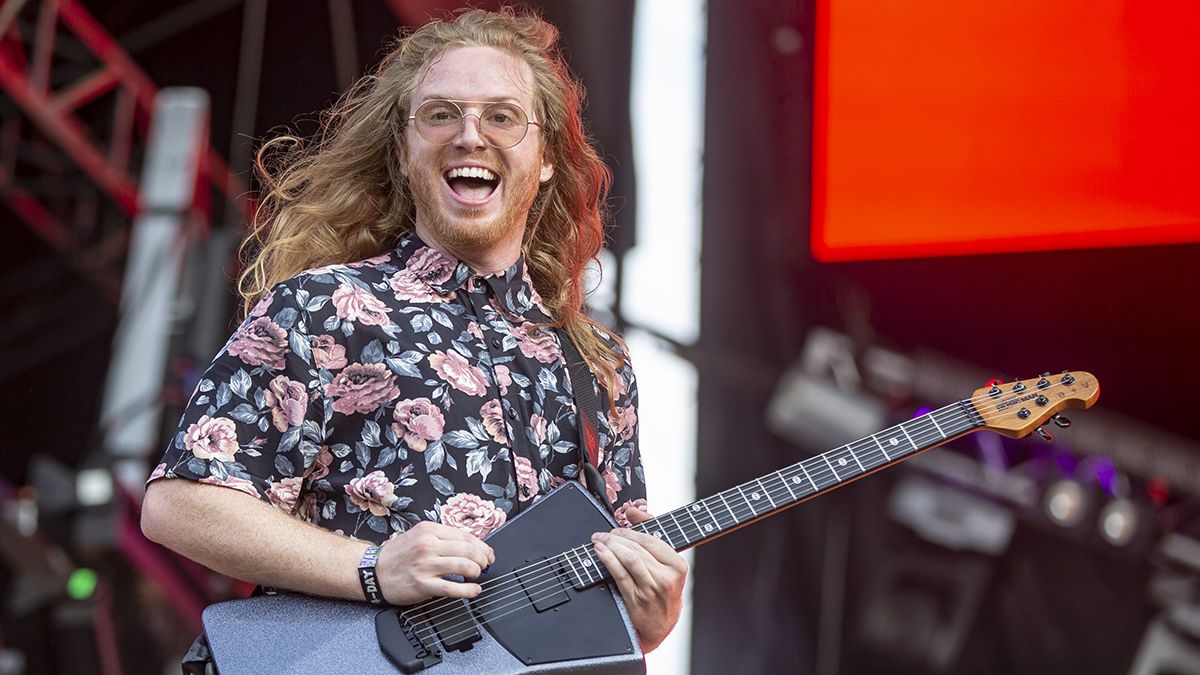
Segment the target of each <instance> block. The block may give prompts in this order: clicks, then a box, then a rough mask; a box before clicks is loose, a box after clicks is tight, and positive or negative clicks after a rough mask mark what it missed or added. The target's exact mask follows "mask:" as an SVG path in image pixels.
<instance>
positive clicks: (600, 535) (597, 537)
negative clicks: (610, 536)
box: [592, 532, 604, 542]
mask: <svg viewBox="0 0 1200 675" xmlns="http://www.w3.org/2000/svg"><path fill="white" fill-rule="evenodd" d="M592 541H596V542H599V541H604V534H603V533H602V532H597V533H595V534H593V535H592Z"/></svg>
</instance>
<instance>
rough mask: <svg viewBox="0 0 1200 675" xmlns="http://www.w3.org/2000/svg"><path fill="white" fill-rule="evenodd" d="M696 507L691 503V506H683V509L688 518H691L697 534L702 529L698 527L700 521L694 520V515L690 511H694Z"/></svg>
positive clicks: (702, 529)
mask: <svg viewBox="0 0 1200 675" xmlns="http://www.w3.org/2000/svg"><path fill="white" fill-rule="evenodd" d="M696 508H697V507H696V506H695V505H694V504H693V505H692V508H687V507H684V509H683V511H684V513H686V514H687V515H688V518H691V519H692V524H693V525H695V526H696V534H699V533H701V532H703V531H704V528H703V527H700V521H698V520H696V516H695V515H693V514H692V511H694V510H695V509H696Z"/></svg>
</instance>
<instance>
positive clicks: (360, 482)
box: [346, 471, 396, 516]
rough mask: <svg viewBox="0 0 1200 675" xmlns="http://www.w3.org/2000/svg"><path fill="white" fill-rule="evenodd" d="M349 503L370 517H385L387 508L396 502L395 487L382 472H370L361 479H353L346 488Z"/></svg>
mask: <svg viewBox="0 0 1200 675" xmlns="http://www.w3.org/2000/svg"><path fill="white" fill-rule="evenodd" d="M346 494H347V495H349V496H350V501H352V502H354V505H355V506H357V507H358V508H360V509H362V510H364V511H370V512H371V514H372V515H376V516H386V515H387V514H388V512H389V509H388V507H389V506H391V505H392V504H393V503H394V502H395V501H396V486H395V485H392V483H391V482H390V481H389V480H388V479H387V476H385V475H384V473H383V472H382V471H372V472H371V473H369V474H367V475H365V476H363V477H362V478H355V479H352V480H351V481H350V484H349V485H347V486H346Z"/></svg>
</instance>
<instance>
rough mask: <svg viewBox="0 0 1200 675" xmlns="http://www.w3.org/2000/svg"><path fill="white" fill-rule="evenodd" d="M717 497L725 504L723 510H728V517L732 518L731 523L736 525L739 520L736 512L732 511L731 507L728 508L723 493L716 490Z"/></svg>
mask: <svg viewBox="0 0 1200 675" xmlns="http://www.w3.org/2000/svg"><path fill="white" fill-rule="evenodd" d="M717 497H718V498H720V500H721V503H722V504H724V505H725V510H726V511H728V512H729V517H730V518H733V524H734V525H736V524H738V523H739V522H741V519H740V518H738V517H737V514H736V513H734V512H733V509H731V508H729V502H727V501H725V493H723V492H718V493H717Z"/></svg>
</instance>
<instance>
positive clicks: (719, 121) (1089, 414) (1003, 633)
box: [0, 0, 1200, 675]
mask: <svg viewBox="0 0 1200 675" xmlns="http://www.w3.org/2000/svg"><path fill="white" fill-rule="evenodd" d="M462 4H465V3H458V2H452V1H450V0H328V1H327V2H320V1H319V0H288V1H287V2H282V1H279V0H276V1H275V2H268V1H267V0H157V1H156V2H150V1H149V0H88V1H86V2H81V1H79V0H4V2H3V4H2V5H0V37H2V40H3V41H2V42H0V90H2V93H0V198H2V199H0V201H2V202H3V206H2V207H0V219H2V225H0V228H2V229H0V232H2V233H3V234H2V236H3V238H2V239H0V241H2V242H3V246H0V317H2V319H0V354H2V356H0V430H2V433H0V560H2V561H3V565H0V675H9V674H17V673H103V674H104V675H115V674H116V673H158V672H177V666H176V664H177V663H178V658H179V656H180V655H181V654H182V652H183V651H184V650H185V649H186V648H187V646H188V644H189V643H190V642H191V639H192V637H193V636H194V635H195V634H196V633H197V631H198V630H199V613H200V611H201V609H203V607H204V606H206V605H207V604H209V603H212V602H216V601H220V600H224V599H228V598H231V597H236V596H239V595H245V594H246V593H248V592H249V590H250V589H249V587H247V586H246V585H245V584H242V583H240V582H235V581H231V580H228V579H225V578H222V577H219V576H217V575H214V574H212V573H210V572H208V571H206V570H204V569H202V568H200V567H198V566H196V565H194V564H191V563H189V562H188V561H186V560H184V559H181V558H179V557H177V556H174V555H171V554H169V553H167V552H166V551H164V550H162V549H161V548H159V547H157V546H155V545H153V544H150V543H148V542H147V541H145V540H144V539H143V538H142V536H141V533H140V531H139V529H138V526H137V519H138V504H139V501H140V497H141V485H142V482H143V481H144V479H145V476H146V475H147V474H148V472H149V469H150V468H151V467H152V466H153V465H154V464H155V463H156V461H157V458H158V456H159V454H160V453H161V450H162V448H163V447H165V439H166V438H168V436H169V435H170V434H172V433H173V430H174V426H175V423H176V421H177V420H178V416H179V413H180V406H182V405H183V404H184V403H185V401H186V398H187V397H188V396H189V395H190V392H191V391H192V389H193V387H194V386H195V383H196V381H197V379H198V377H199V374H200V373H201V372H202V370H203V368H204V367H205V365H206V364H207V363H208V362H209V360H210V359H211V358H212V356H213V355H214V354H215V353H216V351H217V349H219V347H220V345H221V344H222V343H223V342H224V340H225V338H226V337H227V335H228V333H229V332H230V330H231V329H232V328H233V326H234V325H235V316H236V307H235V299H234V296H233V294H232V293H231V290H230V280H231V278H232V277H233V275H234V274H236V271H237V267H236V261H235V256H234V249H235V247H236V245H237V243H238V241H239V239H240V237H241V236H242V234H243V232H244V227H245V223H246V218H247V216H248V214H249V213H251V212H252V209H253V190H254V187H255V186H254V185H253V183H252V180H251V176H250V175H249V171H248V167H249V166H250V162H251V158H252V155H253V152H254V150H255V148H256V147H257V146H258V144H259V143H260V142H261V140H262V139H264V138H267V137H270V136H271V135H272V134H276V133H280V132H281V131H283V130H285V129H290V130H293V131H295V132H297V133H299V134H301V135H307V134H312V133H313V132H314V131H315V130H316V129H317V124H318V120H319V111H321V110H322V109H324V108H326V107H327V106H328V105H329V104H331V103H332V102H333V101H334V100H336V97H337V95H338V92H340V91H342V90H344V89H345V88H346V87H347V86H349V84H350V83H351V82H352V81H353V80H354V79H355V78H356V77H358V75H359V74H361V73H363V72H365V71H367V70H368V69H370V68H371V67H372V66H373V65H374V64H376V63H377V62H378V60H379V59H380V57H381V56H382V54H383V53H384V51H385V48H386V44H387V42H388V40H389V39H390V38H391V37H392V36H394V35H395V34H396V33H397V31H398V30H399V29H400V28H401V27H403V26H415V25H419V24H421V23H423V22H424V21H425V20H426V17H428V16H429V15H431V14H432V15H441V14H442V13H444V12H446V11H449V10H453V9H455V8H457V7H459V6H461V5H462ZM473 4H475V5H477V6H484V7H494V6H496V5H495V4H494V3H490V2H478V3H473ZM528 4H529V6H531V7H534V8H536V9H538V10H539V11H541V12H542V13H543V14H544V15H545V16H546V18H548V19H549V20H551V21H552V22H554V23H555V24H557V25H558V26H559V27H560V28H561V29H562V32H563V36H564V40H565V45H566V49H567V53H568V56H569V60H570V62H571V64H572V67H573V68H574V69H575V71H576V73H577V74H578V75H579V77H580V78H581V79H582V80H583V81H584V83H585V85H586V87H587V88H588V91H589V98H588V101H587V110H586V115H587V118H588V120H589V124H590V128H591V131H592V134H593V136H594V139H595V142H596V144H597V145H598V147H599V148H600V149H601V152H602V155H603V156H604V157H605V158H606V159H607V160H608V162H609V165H610V166H611V167H612V169H613V171H614V174H615V178H616V180H615V184H614V190H613V194H612V198H611V201H610V204H609V208H610V211H611V231H610V237H609V243H610V245H609V248H608V250H607V251H606V252H605V254H604V256H602V260H601V261H600V262H601V266H600V268H599V269H602V273H597V274H596V276H595V280H594V286H595V291H594V292H593V293H592V295H591V299H590V303H591V305H592V306H593V311H594V312H595V313H597V315H599V316H602V317H604V318H605V320H606V321H608V322H610V323H612V324H613V325H616V326H619V327H620V328H621V329H622V330H624V331H625V334H626V335H627V337H628V339H629V342H630V345H631V349H632V350H633V358H634V363H635V365H636V367H637V371H638V376H639V386H640V389H641V395H642V409H641V410H640V411H639V420H640V421H641V447H642V452H643V455H644V457H645V463H646V466H647V473H648V475H649V476H650V479H651V488H650V490H651V495H650V507H651V510H653V511H656V512H664V511H668V510H670V509H673V508H676V507H678V506H681V505H683V504H686V503H688V502H690V501H692V500H693V499H696V498H698V497H704V496H708V495H711V494H713V493H715V492H718V491H720V490H725V489H727V488H730V487H732V486H734V485H736V484H739V483H742V482H745V481H750V480H753V479H755V478H757V477H758V476H761V475H763V474H767V473H770V472H773V471H775V470H777V469H780V468H782V467H784V466H786V465H789V464H792V463H794V462H797V461H799V460H802V459H805V458H808V457H812V456H815V455H817V454H819V453H821V452H824V451H826V450H829V449H831V448H835V447H836V446H839V445H840V444H843V443H848V442H850V441H853V440H855V439H858V438H862V437H865V436H867V435H870V434H872V433H873V432H875V431H877V430H879V429H882V428H884V427H887V426H890V425H893V424H896V423H898V422H901V421H903V420H905V419H909V418H911V417H913V416H914V415H916V414H921V413H923V412H926V411H928V410H929V408H930V407H931V406H932V407H937V406H940V405H943V404H946V403H949V402H951V401H955V400H958V399H962V398H966V397H968V396H970V395H971V393H972V392H973V391H974V390H976V389H979V388H981V387H984V386H985V385H986V384H987V383H988V382H990V381H992V380H993V379H1000V380H1004V381H1011V380H1012V379H1013V378H1022V379H1024V378H1030V377H1037V376H1038V375H1039V374H1040V373H1042V372H1044V371H1050V372H1055V373H1057V372H1059V371H1063V370H1084V371H1088V372H1090V373H1092V374H1094V375H1095V376H1096V377H1097V379H1098V380H1099V382H1100V383H1101V386H1102V388H1103V390H1104V395H1103V397H1102V398H1101V399H1100V402H1099V405H1098V406H1097V407H1095V408H1092V409H1091V410H1088V411H1086V412H1078V413H1076V414H1069V416H1070V417H1071V418H1072V421H1073V422H1074V425H1073V426H1072V427H1071V428H1070V429H1059V428H1058V427H1057V426H1053V425H1051V426H1049V427H1048V428H1047V431H1049V432H1050V433H1052V434H1053V435H1054V436H1055V438H1054V440H1053V443H1049V442H1047V441H1045V440H1043V439H1041V438H1039V437H1037V436H1030V437H1029V438H1026V439H1020V440H1012V439H1007V438H1001V437H1000V436H996V435H992V434H988V433H979V434H973V435H970V436H967V437H964V438H963V439H960V440H958V441H955V442H952V443H951V444H948V445H947V446H945V447H943V448H941V449H938V450H934V451H932V452H930V453H927V454H925V455H922V456H921V457H919V458H917V459H914V460H912V461H909V462H905V463H903V464H901V465H899V466H898V467H897V468H896V469H894V470H891V471H887V472H883V473H880V474H877V475H875V476H872V477H871V478H869V479H868V480H864V481H860V482H857V483H855V484H854V485H852V486H850V487H847V488H846V489H845V490H839V491H837V492H835V493H833V494H830V495H826V496H822V497H821V498H819V499H816V500H812V501H809V502H807V503H805V504H804V505H802V506H800V507H799V508H796V509H794V510H790V511H788V512H786V513H785V514H783V515H781V516H780V517H778V518H771V519H768V520H765V521H761V522H758V523H756V524H754V525H752V526H750V527H747V528H743V529H741V530H738V531H737V532H735V533H733V534H730V535H729V536H726V537H723V538H721V539H719V540H717V541H715V542H713V543H710V544H706V545H704V546H702V547H700V548H698V549H695V550H694V551H692V552H691V553H690V554H689V555H691V562H692V575H691V579H690V583H689V602H688V606H687V610H686V612H685V616H684V618H683V620H682V621H681V623H680V626H679V628H678V629H677V630H676V631H675V633H674V634H673V635H672V637H671V638H670V639H669V640H668V642H667V643H665V644H664V646H663V647H662V648H661V649H660V650H659V651H657V652H655V653H654V654H652V655H651V656H650V659H649V670H650V672H652V673H685V672H694V673H726V672H746V673H774V672H798V673H820V674H833V673H883V672H889V673H897V672H899V673H1010V672H1030V673H1034V672H1062V671H1070V672H1094V673H1139V674H1140V673H1164V674H1165V673H1200V441H1198V438H1197V433H1196V432H1195V430H1194V425H1195V420H1196V418H1194V417H1192V415H1193V414H1195V413H1194V412H1192V411H1191V410H1192V404H1191V403H1190V399H1188V398H1187V396H1188V395H1189V394H1188V391H1189V390H1188V387H1189V386H1190V385H1191V384H1192V383H1194V382H1196V381H1197V380H1198V379H1200V359H1197V358H1196V356H1195V354H1194V345H1195V344H1196V343H1197V338H1196V334H1197V332H1198V331H1200V312H1198V311H1197V309H1198V307H1200V303H1198V301H1197V293H1198V292H1200V255H1198V254H1200V246H1197V243H1196V242H1200V189H1198V188H1200V185H1198V178H1200V161H1198V158H1200V127H1197V125H1196V124H1195V120H1196V119H1198V118H1200V69H1198V68H1197V67H1196V64H1197V63H1200V5H1197V4H1196V3H1194V2H1192V1H1191V0H1164V1H1163V2H1157V3H1138V2H1132V1H1128V2H1127V1H1121V0H1090V1H1087V2H1085V1H1083V0H1060V1H1059V2H1055V3H1039V2H1027V1H1019V2H1013V1H1012V0H1007V1H1001V0H978V1H976V2H971V3H956V2H950V1H949V0H912V1H910V2H904V3H897V2H868V1H865V0H838V1H837V2H834V1H833V0H815V1H812V2H800V1H785V0H740V1H738V2H733V1H732V0H716V1H714V2H709V3H704V2H701V1H700V0H640V1H637V2H635V1H634V0H606V1H605V2H597V1H586V0H545V1H544V2H530V3H528ZM599 269H598V272H599ZM122 308H123V309H122ZM1188 345H1193V347H1189V346H1188Z"/></svg>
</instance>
